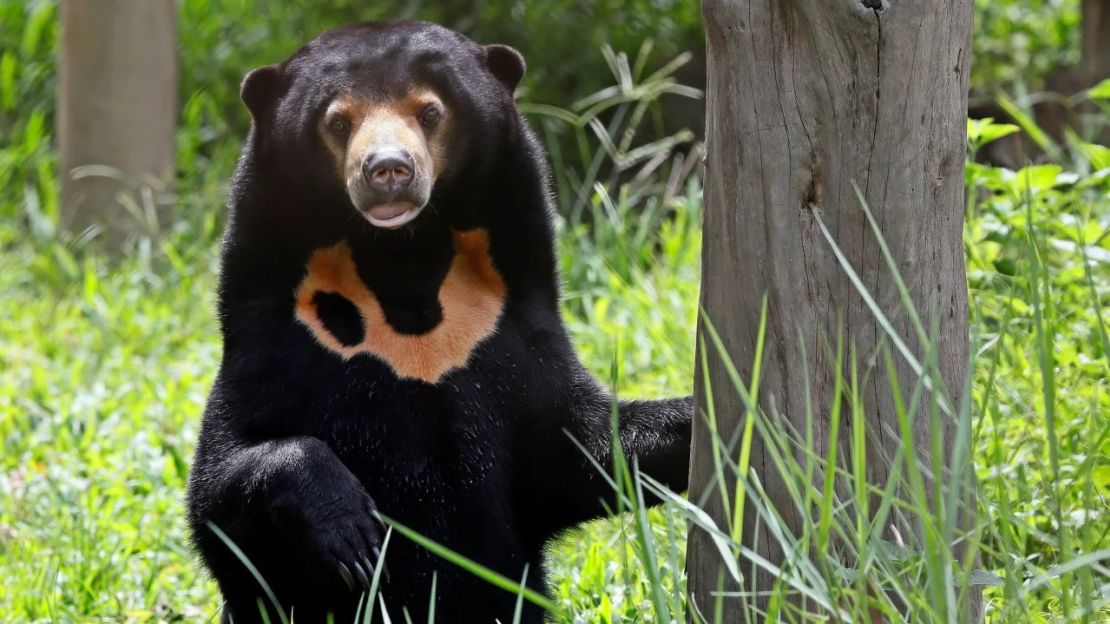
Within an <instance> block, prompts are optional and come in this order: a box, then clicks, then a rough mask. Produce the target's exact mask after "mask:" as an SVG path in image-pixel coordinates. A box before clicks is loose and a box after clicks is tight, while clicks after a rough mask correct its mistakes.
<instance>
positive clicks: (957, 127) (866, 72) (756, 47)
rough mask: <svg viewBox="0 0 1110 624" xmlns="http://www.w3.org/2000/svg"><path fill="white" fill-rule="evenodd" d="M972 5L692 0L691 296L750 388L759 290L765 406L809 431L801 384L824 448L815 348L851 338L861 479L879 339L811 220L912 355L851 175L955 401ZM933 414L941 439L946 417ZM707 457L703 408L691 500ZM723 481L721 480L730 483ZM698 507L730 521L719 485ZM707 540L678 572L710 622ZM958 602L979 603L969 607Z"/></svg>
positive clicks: (790, 512)
mask: <svg viewBox="0 0 1110 624" xmlns="http://www.w3.org/2000/svg"><path fill="white" fill-rule="evenodd" d="M972 9H973V1H972V0H703V3H702V12H703V16H704V19H705V26H706V34H707V46H708V91H707V101H706V107H707V123H706V137H707V148H708V151H707V157H706V164H707V184H706V188H705V225H704V232H705V234H704V250H703V277H702V305H703V307H704V310H705V313H706V316H707V317H708V319H709V320H710V321H711V322H712V323H713V325H714V327H715V328H716V330H717V332H718V333H719V334H720V336H721V338H722V340H723V342H724V345H725V346H726V348H727V349H728V351H729V353H730V354H731V357H732V359H733V361H734V363H735V365H736V366H737V367H738V369H739V370H740V372H741V374H742V375H743V376H744V379H745V381H747V380H748V379H750V376H751V372H752V361H753V358H754V354H755V349H756V339H757V336H758V334H759V322H760V308H761V301H762V299H763V297H764V295H766V296H767V298H768V308H769V309H768V312H769V316H768V327H767V336H766V347H765V354H764V360H763V369H762V383H761V388H760V394H759V399H760V403H761V405H762V406H763V407H764V409H765V410H767V411H769V412H774V413H776V414H778V415H780V416H781V417H782V418H785V419H787V420H789V421H790V422H791V423H792V424H793V425H794V427H796V428H797V430H798V431H804V430H805V409H806V405H805V402H806V392H805V384H806V378H807V377H808V379H809V393H810V396H811V400H812V407H813V409H814V419H815V421H816V424H817V427H816V431H815V435H816V437H817V438H818V440H817V444H818V445H820V444H821V443H823V442H825V441H826V440H827V435H828V422H829V421H828V419H829V409H830V406H832V405H833V402H834V400H836V399H834V396H833V383H834V378H835V371H834V368H835V362H833V361H830V358H829V356H828V353H829V351H828V349H827V347H828V345H833V348H835V345H836V342H837V335H838V330H839V329H840V326H843V331H844V334H843V335H844V341H845V345H846V346H850V347H851V348H852V349H854V351H855V353H856V354H857V356H858V364H857V368H858V369H859V370H860V375H861V379H865V380H866V381H865V384H866V385H865V386H864V389H863V394H864V397H865V398H864V401H865V404H866V409H865V413H866V415H867V418H868V422H867V427H868V432H869V433H868V441H869V444H870V448H869V449H868V454H867V455H868V456H867V465H868V472H869V474H868V478H869V479H870V480H871V482H872V483H879V484H885V483H886V482H887V471H888V470H889V465H888V463H887V461H886V458H889V457H892V456H893V449H894V448H897V446H898V441H897V440H896V439H893V436H892V435H890V433H889V432H891V431H897V430H898V425H897V421H896V416H895V410H894V403H893V400H892V395H891V393H890V390H889V382H888V379H887V375H886V372H885V368H884V366H883V359H882V357H881V356H880V357H878V358H877V359H876V358H874V357H873V356H874V354H875V353H876V350H877V348H878V346H879V345H880V342H884V343H885V344H886V345H888V346H889V345H890V341H889V340H888V339H886V338H885V335H884V332H883V330H882V329H881V328H880V326H879V323H877V322H876V317H875V315H874V314H873V313H872V311H871V310H870V309H869V308H868V306H867V305H866V304H865V301H864V299H863V298H862V297H861V296H860V295H859V294H858V292H857V290H856V288H854V287H853V285H852V283H851V282H850V281H849V278H848V275H847V273H846V272H845V270H844V269H843V268H842V267H841V266H840V264H839V263H838V261H837V259H836V258H835V256H834V254H833V251H832V248H831V246H830V245H829V243H828V242H827V241H826V240H825V238H824V236H823V235H822V233H821V230H820V228H819V225H818V221H817V217H820V219H821V220H822V221H823V222H824V224H825V225H826V226H827V228H828V229H829V231H830V232H831V235H832V237H833V238H834V239H835V241H836V243H837V245H838V246H839V247H840V248H841V249H842V251H843V253H844V254H845V255H846V257H847V260H848V261H849V262H850V263H851V265H852V266H853V267H854V269H855V271H856V272H857V273H858V275H859V277H860V279H861V280H862V282H863V283H864V284H865V285H866V287H867V288H868V289H869V290H870V292H871V293H872V295H873V296H874V298H875V301H876V302H877V304H878V306H879V307H880V308H881V309H882V310H883V312H884V313H885V315H886V316H887V317H888V318H889V319H890V320H891V322H892V324H893V326H894V329H895V330H896V331H897V332H898V333H899V334H900V335H901V336H902V337H903V338H904V339H905V340H906V342H907V343H908V344H909V345H910V346H911V347H912V348H913V349H914V351H915V352H916V353H917V355H918V357H921V356H922V355H923V353H922V351H923V350H922V349H919V348H917V347H918V340H917V333H916V332H915V331H914V329H913V326H912V324H911V322H910V319H909V318H908V315H907V314H906V313H905V312H904V310H903V307H902V304H901V302H900V298H899V294H898V292H897V289H896V286H895V281H894V280H893V279H892V278H891V275H890V272H889V271H888V269H887V268H886V266H885V264H884V261H883V256H882V255H881V252H880V248H879V245H878V242H877V240H876V238H875V236H874V235H873V234H872V231H871V229H870V227H869V225H868V222H867V219H866V215H865V212H864V211H863V209H862V208H861V204H860V201H859V199H858V198H857V195H856V191H855V187H854V186H853V185H858V188H859V190H860V192H861V193H862V194H863V196H864V197H865V198H866V201H867V203H868V205H869V207H870V210H871V211H872V213H873V214H874V216H875V218H876V220H877V221H878V223H879V225H880V227H881V229H882V232H883V235H884V237H885V240H886V242H887V244H888V245H889V247H890V250H891V252H892V254H893V257H894V258H895V259H896V262H897V264H898V267H899V269H900V272H901V274H902V275H903V276H904V278H905V279H906V281H907V283H908V287H909V290H910V294H911V297H912V300H913V302H914V304H915V305H916V309H917V310H918V311H919V313H920V315H921V317H922V319H923V321H924V324H925V325H926V326H929V325H930V323H935V326H936V327H938V328H939V339H940V344H939V353H937V354H936V357H937V358H938V359H939V366H940V369H941V370H942V371H943V383H944V386H945V387H946V388H947V389H948V395H949V396H951V397H952V398H953V399H954V400H955V402H956V404H958V403H959V395H960V394H961V390H962V388H963V386H964V382H965V375H966V371H967V364H968V348H969V344H968V343H969V340H968V309H967V282H966V274H965V268H964V248H963V241H962V232H963V220H964V159H965V154H966V111H967V90H968V70H969V67H970V61H971V27H972ZM701 329H702V330H703V333H704V327H703V328H701ZM895 358H896V359H897V372H898V375H899V378H900V380H902V383H903V385H904V386H905V385H907V384H908V385H909V387H908V388H906V389H905V390H904V393H905V394H906V395H907V396H908V395H909V393H910V392H912V389H913V387H912V384H913V383H914V382H915V381H916V380H917V378H918V376H917V375H916V374H915V373H914V372H913V370H912V369H911V367H910V366H909V365H908V364H907V363H906V361H905V359H903V358H901V357H898V356H897V355H896V356H895ZM700 361H701V360H700V356H699V362H700ZM708 361H709V377H710V379H711V381H712V387H713V396H712V397H708V396H706V394H705V389H704V385H703V384H702V383H701V381H703V380H701V379H700V377H699V383H698V384H697V393H698V394H697V397H696V402H697V405H698V408H697V409H698V412H699V413H701V412H702V411H703V410H704V409H705V406H706V404H707V402H708V401H709V400H711V399H712V400H713V401H714V404H715V408H716V419H717V425H718V430H719V431H720V432H721V434H722V435H723V436H725V437H726V438H727V436H728V435H729V433H730V432H732V431H734V430H736V428H737V427H738V426H740V424H741V419H742V418H743V414H744V409H743V405H742V404H741V401H740V400H739V398H738V396H737V393H736V392H734V391H732V390H731V387H732V384H731V383H730V382H729V378H728V375H727V374H726V372H725V369H724V367H723V366H722V364H721V361H720V359H719V357H718V355H717V353H716V350H715V349H713V347H709V350H708ZM845 372H847V364H845ZM920 415H924V414H923V413H922V414H920ZM944 422H945V428H946V429H945V435H946V438H947V439H948V440H951V437H952V433H953V431H954V428H955V424H954V423H953V422H951V421H950V420H945V421H944ZM914 435H915V441H916V444H917V447H918V448H917V451H918V453H919V456H920V457H922V458H925V457H927V456H928V442H929V431H928V418H918V419H917V422H916V423H915V427H914ZM756 437H757V440H756V445H755V447H754V448H753V452H752V457H751V470H753V471H754V472H755V473H756V474H757V475H758V477H759V478H760V480H761V482H762V483H763V485H764V487H765V488H766V489H767V491H768V492H769V494H770V497H771V499H772V501H773V502H774V504H775V507H776V509H777V510H778V512H779V513H780V514H782V516H783V517H784V518H785V521H786V522H787V524H788V525H790V527H791V528H792V529H798V528H799V527H800V526H801V525H802V519H801V518H800V517H798V514H799V513H800V512H799V510H798V509H797V508H796V506H795V505H794V504H793V503H792V502H790V499H789V496H788V495H787V493H786V492H785V491H784V488H783V481H782V479H781V478H780V476H779V475H778V473H777V471H776V469H775V467H774V465H773V464H772V461H771V458H770V457H769V456H767V454H766V452H765V451H766V449H765V448H763V447H761V446H760V445H759V443H758V435H757V436H756ZM841 440H842V441H843V440H844V437H843V436H842V437H841ZM948 451H949V452H950V451H951V445H949V448H948ZM817 452H818V453H821V454H823V453H824V452H825V449H823V448H818V449H817ZM712 453H713V451H712V443H711V437H710V435H709V431H708V427H707V426H706V424H705V421H704V420H702V419H701V418H698V419H697V422H696V423H695V427H694V448H693V456H692V459H691V477H690V497H691V499H692V500H698V499H699V498H700V496H701V494H702V493H703V492H704V491H705V489H706V488H707V486H709V485H710V483H711V480H712V479H713V475H714V467H713V459H712ZM733 459H734V460H735V457H734V458H733ZM799 461H802V460H801V459H799ZM925 461H927V460H925ZM926 465H928V464H926ZM714 487H715V486H714ZM727 491H729V492H732V491H734V490H733V485H732V484H729V485H728V489H727ZM707 501H708V502H707V503H706V506H705V508H706V510H707V511H708V513H709V514H710V515H711V516H712V517H713V518H714V519H715V520H716V522H717V523H718V526H720V527H727V526H728V522H727V521H726V519H725V518H724V517H723V516H724V513H723V509H722V502H721V501H720V499H719V497H718V496H709V497H708V499H707ZM745 515H746V517H747V519H748V520H750V519H751V518H750V516H751V514H745ZM971 520H972V518H971V517H970V516H968V517H967V522H971ZM966 526H970V525H966ZM742 538H743V542H744V543H745V544H746V545H748V546H749V547H752V548H755V550H756V551H757V552H759V553H760V554H761V555H762V556H764V557H766V558H767V559H769V560H770V561H772V562H781V561H782V560H783V553H782V552H781V549H780V548H779V544H778V543H777V541H776V540H775V539H774V537H773V536H772V535H771V534H769V533H768V532H767V530H766V526H763V527H756V526H755V525H754V524H753V523H751V522H746V523H745V525H744V527H743V532H742ZM709 542H710V540H709V539H708V537H707V535H706V534H705V533H704V532H702V531H700V530H695V531H694V532H693V533H692V534H691V536H690V544H689V551H688V552H689V555H688V573H689V590H690V593H691V595H692V598H693V602H694V603H695V604H696V605H697V606H698V608H699V609H700V610H701V612H702V613H703V614H705V615H707V616H710V617H711V616H712V614H713V613H714V603H715V601H714V599H713V597H712V596H711V593H712V592H715V591H716V590H717V589H718V582H719V578H720V576H719V573H720V570H721V565H720V559H719V555H718V554H717V550H716V549H715V548H713V546H712V544H710V543H709ZM742 559H743V558H742ZM741 569H742V570H743V571H744V572H745V573H747V572H748V571H749V570H750V569H751V566H750V562H749V561H747V560H742V565H741ZM773 581H774V579H773V578H772V577H771V576H770V575H769V574H767V573H765V572H761V573H759V574H757V575H756V577H755V578H754V579H753V578H749V579H746V580H745V583H746V585H748V586H746V587H743V588H742V589H743V590H744V591H756V592H768V591H770V590H771V589H772V584H773ZM725 589H732V590H735V589H737V588H735V587H728V586H726V588H725ZM755 602H756V603H757V606H761V605H763V604H764V601H763V600H756V601H755ZM972 602H977V600H976V599H974V598H973V599H972ZM725 607H726V609H725V617H724V619H723V621H724V622H741V621H745V620H744V619H743V617H742V615H741V613H742V610H741V609H742V607H741V604H740V602H739V601H737V600H735V599H731V600H727V601H726V602H725ZM971 609H972V611H974V612H975V613H976V614H977V612H978V605H977V604H975V605H971ZM973 617H977V615H974V616H973Z"/></svg>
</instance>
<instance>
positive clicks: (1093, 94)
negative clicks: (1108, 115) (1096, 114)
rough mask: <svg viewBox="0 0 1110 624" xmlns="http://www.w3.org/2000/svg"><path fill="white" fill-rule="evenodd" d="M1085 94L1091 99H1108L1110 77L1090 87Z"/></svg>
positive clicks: (1109, 97) (1109, 94)
mask: <svg viewBox="0 0 1110 624" xmlns="http://www.w3.org/2000/svg"><path fill="white" fill-rule="evenodd" d="M1087 96H1088V97H1090V98H1091V99H1092V100H1110V78H1107V79H1105V80H1103V81H1102V82H1100V83H1098V84H1097V85H1095V86H1093V87H1091V90H1090V91H1088V92H1087Z"/></svg>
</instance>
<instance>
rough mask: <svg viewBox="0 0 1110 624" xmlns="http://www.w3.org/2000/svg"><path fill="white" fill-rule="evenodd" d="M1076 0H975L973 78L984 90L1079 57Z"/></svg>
mask: <svg viewBox="0 0 1110 624" xmlns="http://www.w3.org/2000/svg"><path fill="white" fill-rule="evenodd" d="M1079 3H1080V0H975V31H974V33H973V35H972V45H973V48H974V57H973V63H972V66H971V84H972V85H973V87H975V88H978V89H982V90H985V91H988V92H994V91H996V90H999V89H1010V88H1012V87H1014V85H1017V84H1025V83H1028V82H1030V81H1032V84H1030V85H1029V86H1031V87H1033V88H1041V87H1042V86H1043V84H1041V80H1042V79H1043V78H1044V77H1045V76H1048V75H1049V74H1052V73H1054V72H1056V71H1060V70H1061V69H1065V68H1068V67H1072V66H1074V65H1077V64H1078V63H1079V35H1080V32H1081V29H1080V24H1079Z"/></svg>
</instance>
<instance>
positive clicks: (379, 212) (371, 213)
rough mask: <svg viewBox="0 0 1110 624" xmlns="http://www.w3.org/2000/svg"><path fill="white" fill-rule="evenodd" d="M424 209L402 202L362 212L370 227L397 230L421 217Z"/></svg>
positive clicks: (389, 203) (372, 207)
mask: <svg viewBox="0 0 1110 624" xmlns="http://www.w3.org/2000/svg"><path fill="white" fill-rule="evenodd" d="M423 208H424V207H423V206H417V205H416V204H414V203H412V202H406V201H401V202H388V203H384V204H376V205H374V206H370V207H369V208H366V209H363V210H362V211H361V212H362V215H363V216H364V217H366V220H367V221H369V222H370V225H373V226H374V227H380V228H385V229H387V230H395V229H397V228H399V227H401V226H403V225H405V224H406V223H409V222H411V221H412V220H413V219H415V218H416V217H417V216H419V215H420V211H421V210H423Z"/></svg>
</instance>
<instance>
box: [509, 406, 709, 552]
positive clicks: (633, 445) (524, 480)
mask: <svg viewBox="0 0 1110 624" xmlns="http://www.w3.org/2000/svg"><path fill="white" fill-rule="evenodd" d="M612 407H613V402H612V398H611V397H609V396H608V395H606V394H605V393H603V392H601V391H600V390H598V391H596V392H595V391H590V389H589V388H587V390H586V391H584V392H583V394H582V396H579V397H578V402H577V404H576V405H575V406H574V407H573V408H571V409H570V410H568V411H567V412H566V413H561V414H556V415H550V414H548V415H546V416H547V417H546V418H544V417H542V416H541V417H539V418H537V419H535V420H534V421H533V422H530V423H528V424H527V425H526V426H525V429H524V433H523V435H522V436H521V438H520V440H519V446H518V448H517V449H516V458H517V464H518V465H519V466H520V467H521V468H522V469H523V470H522V471H521V472H520V473H518V478H519V482H518V490H517V491H518V492H519V493H520V500H521V503H522V506H523V508H524V515H525V516H526V517H528V518H529V522H530V524H532V527H531V529H532V532H533V534H534V535H536V536H538V537H539V538H540V539H546V538H547V537H549V536H550V535H552V534H554V533H556V532H558V531H560V530H562V529H565V528H567V527H569V526H572V525H575V524H578V523H580V522H583V521H586V520H589V519H591V518H596V517H598V516H601V515H603V514H605V513H606V508H607V507H608V508H609V509H613V508H615V507H614V501H615V492H614V491H613V488H612V485H611V484H610V482H609V480H608V479H606V475H605V474H602V472H601V471H605V473H606V474H611V470H612V467H613V443H612V434H611V432H612ZM617 408H618V414H617V433H618V436H619V438H620V444H621V449H622V451H623V453H624V455H625V457H626V458H628V460H629V462H632V461H635V462H637V463H638V465H639V467H640V470H641V472H643V473H644V474H646V475H648V476H650V477H651V478H653V479H655V480H656V481H659V482H661V483H663V484H664V485H666V486H667V487H668V488H670V489H671V490H673V491H675V492H682V491H685V490H686V488H687V483H688V472H689V468H690V424H691V421H692V420H693V412H694V402H693V398H692V397H682V398H673V399H663V400H658V401H621V402H619V403H618V405H617ZM598 466H600V467H601V470H598ZM646 502H647V503H648V504H649V505H652V504H657V503H658V502H660V501H658V500H656V499H655V498H654V497H651V496H650V495H648V497H647V501H646Z"/></svg>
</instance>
